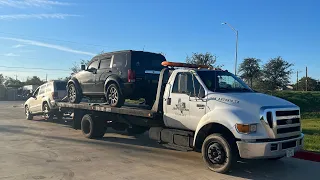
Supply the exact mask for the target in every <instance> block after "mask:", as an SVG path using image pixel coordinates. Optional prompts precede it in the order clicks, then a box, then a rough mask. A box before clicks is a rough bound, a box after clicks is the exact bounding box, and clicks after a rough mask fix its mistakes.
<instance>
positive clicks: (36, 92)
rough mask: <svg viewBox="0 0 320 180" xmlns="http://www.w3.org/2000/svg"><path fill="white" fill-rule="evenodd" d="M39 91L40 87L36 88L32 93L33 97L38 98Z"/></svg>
mask: <svg viewBox="0 0 320 180" xmlns="http://www.w3.org/2000/svg"><path fill="white" fill-rule="evenodd" d="M39 89H40V87H39V88H37V89H36V90H35V91H34V93H33V96H35V97H37V96H38V94H39Z"/></svg>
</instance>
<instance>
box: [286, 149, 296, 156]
mask: <svg viewBox="0 0 320 180" xmlns="http://www.w3.org/2000/svg"><path fill="white" fill-rule="evenodd" d="M286 155H287V157H292V156H294V150H293V149H288V150H286Z"/></svg>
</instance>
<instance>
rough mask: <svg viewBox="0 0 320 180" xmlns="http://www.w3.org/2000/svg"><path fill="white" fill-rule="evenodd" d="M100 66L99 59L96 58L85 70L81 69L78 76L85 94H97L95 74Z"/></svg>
mask: <svg viewBox="0 0 320 180" xmlns="http://www.w3.org/2000/svg"><path fill="white" fill-rule="evenodd" d="M98 66H99V59H98V58H95V59H94V60H93V61H92V62H91V63H90V64H89V65H88V67H87V69H86V70H85V71H81V72H80V73H79V74H78V75H77V76H78V77H79V78H78V81H79V83H80V86H81V88H82V91H83V93H84V94H95V75H96V73H97V69H98Z"/></svg>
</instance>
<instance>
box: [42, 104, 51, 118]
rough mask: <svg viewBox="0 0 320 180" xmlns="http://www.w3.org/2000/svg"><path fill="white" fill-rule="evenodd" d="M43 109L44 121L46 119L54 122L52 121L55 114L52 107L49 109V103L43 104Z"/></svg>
mask: <svg viewBox="0 0 320 180" xmlns="http://www.w3.org/2000/svg"><path fill="white" fill-rule="evenodd" d="M42 109H43V117H44V119H46V120H52V119H53V114H52V112H51V111H50V107H49V105H48V103H46V102H45V103H44V104H43V107H42Z"/></svg>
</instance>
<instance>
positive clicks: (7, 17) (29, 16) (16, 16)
mask: <svg viewBox="0 0 320 180" xmlns="http://www.w3.org/2000/svg"><path fill="white" fill-rule="evenodd" d="M66 17H80V16H79V15H75V14H59V13H58V14H11V15H0V20H18V19H65V18H66Z"/></svg>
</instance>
